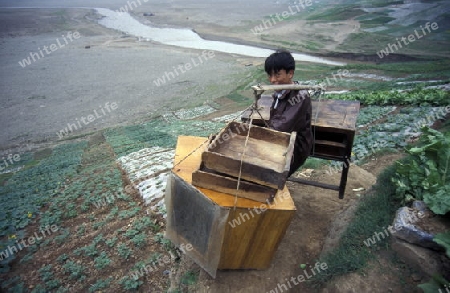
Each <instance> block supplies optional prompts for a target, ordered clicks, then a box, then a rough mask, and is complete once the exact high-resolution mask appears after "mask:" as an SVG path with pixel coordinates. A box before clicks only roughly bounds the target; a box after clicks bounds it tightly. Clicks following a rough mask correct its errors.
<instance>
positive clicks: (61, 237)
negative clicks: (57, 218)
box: [55, 228, 70, 244]
mask: <svg viewBox="0 0 450 293" xmlns="http://www.w3.org/2000/svg"><path fill="white" fill-rule="evenodd" d="M61 232H62V233H61V234H60V235H58V236H56V237H55V242H56V243H58V244H62V243H63V242H64V241H65V240H66V239H67V238H68V237H69V236H70V229H69V228H67V229H64V230H63V231H61Z"/></svg>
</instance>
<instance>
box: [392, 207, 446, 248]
mask: <svg viewBox="0 0 450 293" xmlns="http://www.w3.org/2000/svg"><path fill="white" fill-rule="evenodd" d="M419 219H420V218H419V216H418V211H417V210H415V209H411V208H408V207H401V208H399V209H398V210H397V213H396V215H395V219H394V222H393V227H392V228H391V229H390V232H391V234H392V235H393V236H395V237H396V238H398V239H401V240H404V241H406V242H409V243H412V244H416V245H419V246H422V247H427V248H432V249H435V250H441V249H442V248H441V247H440V246H439V245H438V244H437V243H436V242H434V241H433V237H434V236H433V235H432V234H430V233H428V232H425V231H423V230H421V229H420V228H418V227H417V226H416V225H414V224H415V223H417V222H418V221H419Z"/></svg>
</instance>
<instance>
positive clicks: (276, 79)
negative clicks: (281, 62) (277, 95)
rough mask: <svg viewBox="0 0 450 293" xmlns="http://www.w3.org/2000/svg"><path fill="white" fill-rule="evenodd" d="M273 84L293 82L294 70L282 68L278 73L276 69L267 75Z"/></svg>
mask: <svg viewBox="0 0 450 293" xmlns="http://www.w3.org/2000/svg"><path fill="white" fill-rule="evenodd" d="M267 76H268V78H269V81H270V83H271V84H291V83H292V78H293V77H294V70H289V71H288V72H286V70H284V69H281V70H280V71H278V72H277V73H275V72H274V71H272V72H271V74H268V75H267Z"/></svg>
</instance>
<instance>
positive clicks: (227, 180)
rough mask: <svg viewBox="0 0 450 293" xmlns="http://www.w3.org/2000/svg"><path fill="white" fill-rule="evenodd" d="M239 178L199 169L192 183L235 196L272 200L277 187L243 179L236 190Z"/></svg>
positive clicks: (261, 200) (193, 176)
mask: <svg viewBox="0 0 450 293" xmlns="http://www.w3.org/2000/svg"><path fill="white" fill-rule="evenodd" d="M237 181H238V180H237V179H236V178H231V177H225V176H221V175H218V174H213V173H209V172H205V171H202V170H197V171H195V172H194V173H193V174H192V184H193V185H195V186H197V187H203V188H207V189H211V190H215V191H219V192H223V193H226V194H230V195H233V196H238V197H243V198H248V199H251V200H254V201H258V202H266V201H267V200H269V201H271V200H272V199H273V197H275V194H276V193H277V189H274V188H269V187H266V186H263V185H258V184H254V183H251V182H247V181H244V180H241V182H240V184H239V190H238V191H237V192H236V188H237Z"/></svg>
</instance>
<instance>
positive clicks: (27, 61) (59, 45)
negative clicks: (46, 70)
mask: <svg viewBox="0 0 450 293" xmlns="http://www.w3.org/2000/svg"><path fill="white" fill-rule="evenodd" d="M62 37H63V40H64V42H63V43H61V42H60V40H59V38H57V39H56V44H51V45H50V46H48V47H47V46H44V47H43V49H41V48H40V47H39V48H38V52H37V53H36V52H35V53H33V52H30V56H29V57H28V58H26V59H23V60H22V61H19V65H20V66H22V68H25V67H26V66H27V65H30V64H31V63H32V62H31V60H33V62H36V61H37V60H39V59H41V58H44V57H45V55H44V52H42V50H44V51H45V53H46V54H47V55H50V54H51V53H53V52H55V51H56V50H58V49H61V48H63V47H65V46H66V45H68V44H69V42H68V41H67V39H66V37H67V38H68V39H69V40H70V41H71V42H73V40H77V39H79V38H80V37H81V35H80V33H79V32H74V33H72V32H68V33H67V35H66V36H65V35H62ZM72 37H73V38H72ZM49 49H50V51H49Z"/></svg>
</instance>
